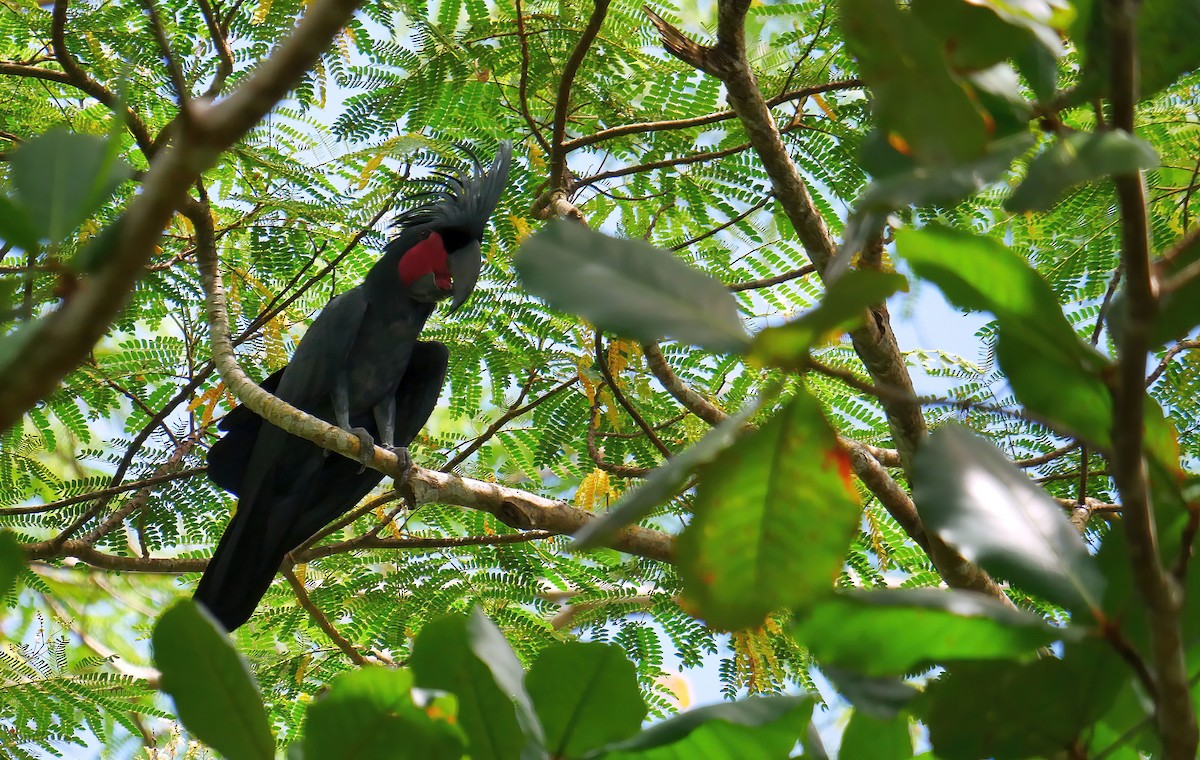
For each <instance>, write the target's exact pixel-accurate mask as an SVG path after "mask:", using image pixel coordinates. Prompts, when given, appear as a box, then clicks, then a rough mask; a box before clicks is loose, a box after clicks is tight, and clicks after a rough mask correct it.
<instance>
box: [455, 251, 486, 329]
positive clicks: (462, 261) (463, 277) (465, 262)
mask: <svg viewBox="0 0 1200 760" xmlns="http://www.w3.org/2000/svg"><path fill="white" fill-rule="evenodd" d="M446 268H447V269H449V270H450V281H451V283H452V285H451V287H452V290H451V292H452V293H453V294H454V300H453V301H451V302H450V311H451V312H454V311H457V310H458V307H460V306H462V305H463V304H464V303H466V301H467V298H469V297H470V295H471V293H472V292H473V291H474V290H475V283H477V282H479V270H480V269H482V268H483V251H481V250H480V248H479V241H477V240H472V241H471V242H470V243H467V244H466V245H465V246H463V247H462V248H459V249H458V250H457V251H455V252H454V253H451V254H450V255H449V256H448V257H447V260H446Z"/></svg>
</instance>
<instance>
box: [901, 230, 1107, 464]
mask: <svg viewBox="0 0 1200 760" xmlns="http://www.w3.org/2000/svg"><path fill="white" fill-rule="evenodd" d="M896 252H897V254H898V255H900V256H901V257H903V258H904V259H905V260H906V261H908V263H909V264H910V265H911V266H912V268H913V271H914V272H916V273H917V274H918V275H919V276H921V277H924V278H926V279H928V280H931V281H933V283H934V284H936V285H937V286H938V288H940V289H941V291H942V293H943V294H944V295H945V296H946V298H947V299H948V300H949V301H950V302H951V303H953V304H954V305H955V306H958V307H960V308H963V309H970V310H973V311H989V312H991V313H992V314H995V315H996V320H997V322H998V323H999V325H998V328H999V329H998V332H999V345H998V346H997V359H998V360H999V362H1000V367H1001V369H1003V370H1004V372H1005V374H1006V375H1008V378H1009V381H1010V382H1011V383H1012V386H1013V391H1014V392H1015V393H1016V395H1017V398H1019V399H1020V400H1021V401H1022V403H1024V404H1025V405H1026V406H1028V407H1029V409H1030V410H1031V411H1033V412H1035V413H1037V414H1041V415H1043V416H1045V417H1046V418H1048V419H1050V420H1054V421H1055V422H1058V423H1060V424H1061V425H1063V426H1064V427H1066V428H1069V429H1070V430H1071V431H1073V432H1075V433H1077V434H1078V435H1080V436H1082V437H1084V438H1086V439H1088V440H1091V441H1094V442H1097V443H1099V444H1101V445H1104V444H1107V442H1108V441H1109V436H1110V427H1111V424H1112V403H1111V399H1110V397H1109V394H1108V389H1107V386H1105V384H1104V382H1103V380H1102V379H1101V371H1102V370H1103V369H1104V367H1105V365H1106V363H1107V360H1106V359H1105V358H1104V357H1103V356H1101V355H1100V354H1099V353H1098V352H1096V351H1095V350H1094V349H1092V348H1091V347H1090V346H1087V345H1085V344H1084V343H1083V342H1081V341H1080V340H1079V338H1078V336H1076V335H1075V331H1074V330H1073V329H1072V328H1071V325H1070V323H1069V322H1067V319H1066V317H1065V316H1063V312H1062V308H1061V307H1060V306H1059V305H1058V299H1057V297H1056V296H1055V295H1054V292H1053V291H1052V290H1051V289H1050V286H1049V285H1047V284H1046V281H1045V280H1043V279H1042V278H1041V276H1040V275H1038V273H1037V272H1036V271H1035V270H1034V269H1033V268H1032V267H1030V266H1029V264H1028V263H1027V262H1026V261H1025V260H1024V259H1023V258H1022V257H1020V256H1018V255H1017V254H1016V253H1014V252H1013V251H1011V250H1009V249H1008V248H1007V247H1005V246H1004V245H1003V244H1001V243H999V242H997V241H995V240H992V239H990V238H985V237H981V236H978V235H973V234H970V233H967V232H962V231H959V230H952V229H949V228H946V227H939V226H936V225H930V226H928V227H925V228H922V229H920V230H913V229H907V228H906V229H901V230H897V231H896ZM1047 377H1053V382H1052V383H1049V384H1047V383H1046V378H1047Z"/></svg>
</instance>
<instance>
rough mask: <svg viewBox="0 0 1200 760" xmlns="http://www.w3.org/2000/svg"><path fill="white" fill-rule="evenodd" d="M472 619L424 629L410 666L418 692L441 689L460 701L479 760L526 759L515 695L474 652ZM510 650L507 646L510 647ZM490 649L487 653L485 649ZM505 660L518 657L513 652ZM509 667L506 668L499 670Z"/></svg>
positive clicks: (471, 748)
mask: <svg viewBox="0 0 1200 760" xmlns="http://www.w3.org/2000/svg"><path fill="white" fill-rule="evenodd" d="M474 638H475V637H474V636H473V635H472V631H471V628H470V626H469V618H467V617H464V616H460V615H455V616H447V617H443V618H438V619H436V620H433V621H431V622H429V623H426V624H425V627H424V628H422V629H421V632H420V633H419V634H417V638H416V641H415V642H414V643H413V653H412V657H411V660H410V663H411V666H412V671H413V675H414V676H415V677H416V683H417V686H420V687H421V688H425V689H442V690H444V691H448V692H450V693H452V694H454V695H455V696H456V697H458V719H459V722H460V724H461V725H462V728H463V731H464V732H465V733H466V735H467V754H468V755H469V756H470V757H471V758H473V759H474V760H488V758H496V759H497V760H507V759H508V758H515V757H521V756H522V750H523V749H524V748H525V746H526V744H527V743H528V740H527V738H526V736H525V733H524V731H523V730H522V727H521V724H520V723H519V722H518V717H517V709H516V706H515V705H514V703H513V698H512V696H511V695H510V694H508V693H506V692H505V690H504V689H503V688H502V687H501V686H500V685H499V684H498V683H497V679H496V677H495V675H494V674H493V670H492V669H491V668H489V663H487V662H485V661H483V660H481V659H480V657H479V655H478V653H477V652H476V651H475V649H474V646H473V645H474V641H473V639H474ZM505 646H506V647H507V644H506V645H505ZM485 648H486V647H485ZM500 657H501V659H502V660H507V659H508V657H515V656H514V655H513V654H512V651H511V650H509V651H508V654H507V656H505V655H504V654H503V653H500ZM497 667H499V668H500V669H502V670H503V669H504V668H507V667H508V664H507V663H506V662H502V663H500V664H498V665H497Z"/></svg>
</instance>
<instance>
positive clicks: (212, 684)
mask: <svg viewBox="0 0 1200 760" xmlns="http://www.w3.org/2000/svg"><path fill="white" fill-rule="evenodd" d="M152 643H153V646H154V664H155V666H156V667H157V668H158V669H159V670H160V671H161V672H162V690H163V691H165V692H166V693H167V694H170V695H171V698H172V699H173V700H174V702H175V710H176V712H178V713H179V719H180V720H181V721H182V722H183V725H184V727H185V728H187V730H188V732H189V733H191V734H192V735H193V736H195V737H196V738H197V739H199V740H200V741H202V742H204V743H205V744H207V745H209V746H210V747H212V748H213V749H215V750H217V751H218V752H220V753H221V754H222V755H224V756H225V757H227V758H229V760H243V758H248V759H255V758H264V759H265V760H271V758H274V757H275V739H274V737H272V736H271V725H270V723H269V722H268V721H267V713H266V710H264V709H263V704H262V697H260V696H259V693H258V685H257V684H256V683H255V682H254V676H253V675H251V673H250V668H249V667H248V666H247V665H246V661H245V660H243V659H242V657H241V655H239V654H238V652H237V650H236V649H235V648H234V646H233V643H232V642H231V641H230V640H229V637H228V636H226V635H225V633H224V631H222V630H221V628H220V626H219V625H218V623H217V622H216V621H215V620H213V618H212V616H211V615H209V614H208V612H207V611H206V610H204V609H203V608H202V607H200V605H198V604H196V603H195V602H193V601H192V600H190V599H184V600H182V601H180V602H176V603H175V605H174V606H173V607H171V608H170V609H169V610H167V611H166V612H164V613H163V614H162V616H161V617H160V618H159V619H158V623H157V624H156V625H155V626H154V636H153V639H152Z"/></svg>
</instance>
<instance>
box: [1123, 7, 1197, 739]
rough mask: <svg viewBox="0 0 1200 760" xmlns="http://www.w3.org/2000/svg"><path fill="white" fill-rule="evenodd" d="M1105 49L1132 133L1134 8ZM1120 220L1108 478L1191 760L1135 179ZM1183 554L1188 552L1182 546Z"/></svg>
mask: <svg viewBox="0 0 1200 760" xmlns="http://www.w3.org/2000/svg"><path fill="white" fill-rule="evenodd" d="M1106 6H1107V7H1106V8H1105V11H1106V12H1107V22H1108V32H1109V35H1110V48H1111V52H1110V55H1111V64H1112V68H1111V98H1112V122H1113V127H1114V128H1116V129H1119V130H1122V131H1124V132H1126V133H1127V134H1129V135H1133V134H1134V112H1135V108H1136V105H1137V78H1138V73H1137V40H1136V29H1137V24H1136V20H1137V3H1136V2H1135V1H1134V0H1109V2H1108V3H1107V4H1106ZM1113 181H1114V182H1115V184H1116V189H1117V205H1118V208H1119V209H1120V214H1121V264H1122V266H1123V268H1124V270H1125V284H1126V285H1125V287H1126V295H1127V314H1128V318H1127V320H1126V324H1125V327H1124V329H1123V330H1122V331H1121V334H1120V335H1117V336H1116V343H1117V355H1118V360H1117V372H1116V375H1117V377H1116V386H1115V389H1114V391H1113V425H1112V441H1113V444H1112V455H1111V461H1112V466H1111V469H1112V476H1113V481H1114V482H1115V483H1116V485H1117V489H1118V490H1119V491H1120V493H1121V503H1122V505H1123V507H1124V510H1123V515H1124V518H1125V519H1124V520H1123V521H1122V522H1123V524H1124V525H1125V535H1126V538H1127V540H1128V543H1129V561H1130V563H1131V565H1132V568H1133V576H1134V580H1135V582H1136V584H1137V587H1138V590H1139V592H1140V596H1141V598H1142V601H1143V603H1144V604H1145V606H1146V615H1147V622H1148V623H1149V629H1150V649H1151V653H1152V655H1153V671H1154V676H1155V679H1156V681H1157V684H1156V685H1157V700H1156V705H1155V706H1156V718H1157V721H1158V731H1159V735H1160V737H1161V738H1162V743H1163V757H1164V758H1167V759H1168V760H1184V759H1185V758H1186V759H1187V760H1191V758H1194V757H1195V756H1196V747H1197V744H1198V743H1200V735H1198V733H1197V726H1196V712H1195V708H1194V706H1193V704H1192V698H1191V692H1190V689H1189V687H1188V675H1187V667H1186V662H1185V659H1184V644H1183V638H1182V629H1181V620H1180V612H1181V607H1182V600H1183V591H1182V589H1181V588H1179V584H1178V583H1177V582H1176V581H1175V578H1174V577H1173V576H1172V575H1171V574H1170V573H1169V572H1167V570H1166V568H1165V567H1164V565H1163V561H1162V559H1161V558H1160V557H1159V548H1158V536H1157V528H1156V525H1155V518H1154V507H1153V504H1152V502H1151V498H1150V486H1149V481H1148V477H1147V473H1146V464H1145V461H1144V459H1143V440H1144V437H1145V427H1144V426H1145V420H1144V408H1145V399H1146V356H1147V354H1148V353H1149V351H1150V346H1151V343H1150V332H1151V329H1152V328H1153V325H1154V321H1155V317H1156V316H1157V313H1158V293H1157V282H1156V281H1155V278H1154V273H1153V270H1152V268H1151V265H1150V235H1149V232H1150V230H1149V220H1148V218H1147V209H1146V198H1145V186H1144V185H1143V183H1142V177H1141V175H1140V174H1138V173H1136V172H1135V173H1133V174H1125V175H1119V176H1116V177H1114V178H1113ZM1182 551H1183V552H1185V553H1186V552H1188V551H1190V547H1186V546H1185V547H1183V549H1182Z"/></svg>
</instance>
